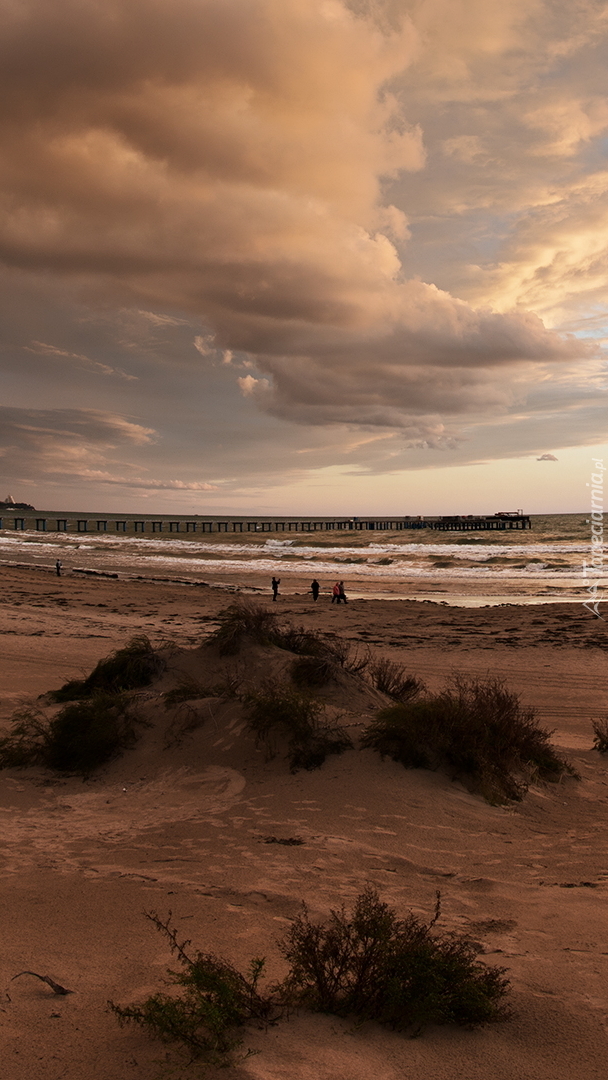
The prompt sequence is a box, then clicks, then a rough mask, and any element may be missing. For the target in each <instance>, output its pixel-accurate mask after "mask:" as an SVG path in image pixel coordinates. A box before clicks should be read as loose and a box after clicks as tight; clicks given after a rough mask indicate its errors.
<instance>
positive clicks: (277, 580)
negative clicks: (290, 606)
mask: <svg viewBox="0 0 608 1080" xmlns="http://www.w3.org/2000/svg"><path fill="white" fill-rule="evenodd" d="M280 584H281V579H280V578H276V577H273V579H272V599H273V600H276V598H277V596H278V595H279V585H280Z"/></svg>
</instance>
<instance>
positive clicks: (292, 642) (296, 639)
mask: <svg viewBox="0 0 608 1080" xmlns="http://www.w3.org/2000/svg"><path fill="white" fill-rule="evenodd" d="M219 619H220V625H219V627H218V629H217V630H215V631H214V632H213V633H212V634H210V635H209V637H208V639H207V644H209V645H217V646H218V648H219V652H220V655H221V656H234V655H235V654H236V653H238V652H239V650H240V648H241V645H242V643H243V640H244V639H245V638H248V639H249V640H250V641H253V642H255V643H256V644H258V645H275V646H276V647H277V648H279V649H285V650H286V651H287V652H292V653H296V655H298V656H316V657H322V658H324V659H325V660H327V662H330V661H331V662H332V663H334V664H337V665H339V666H340V667H345V666H346V664H347V661H348V657H349V655H350V645H349V644H348V642H346V641H343V640H342V639H341V638H337V637H336V638H331V639H330V638H327V637H325V636H324V635H323V634H320V633H317V632H316V631H314V630H306V629H305V628H304V627H303V626H293V624H292V623H287V624H286V625H283V626H281V625H280V624H279V621H278V619H277V616H276V614H275V613H274V611H269V610H268V608H265V607H263V606H262V605H261V604H258V603H256V602H255V601H253V600H238V601H236V602H235V603H234V604H231V605H230V607H228V608H226V610H225V611H222V612H221V613H220V616H219Z"/></svg>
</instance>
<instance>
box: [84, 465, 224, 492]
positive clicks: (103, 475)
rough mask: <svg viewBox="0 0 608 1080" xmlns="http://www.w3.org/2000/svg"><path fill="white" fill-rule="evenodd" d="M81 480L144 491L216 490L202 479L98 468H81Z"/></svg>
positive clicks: (214, 486) (216, 487)
mask: <svg viewBox="0 0 608 1080" xmlns="http://www.w3.org/2000/svg"><path fill="white" fill-rule="evenodd" d="M78 478H79V479H82V480H92V481H93V482H94V483H96V484H101V485H103V486H105V485H107V484H111V485H114V486H117V487H122V488H125V489H126V490H131V489H135V490H138V489H140V488H143V490H144V491H218V490H219V486H218V485H217V484H208V483H205V482H203V481H194V482H192V483H189V482H188V481H185V480H153V479H151V478H149V479H148V478H142V477H141V476H113V475H112V474H111V473H108V472H103V471H102V470H100V469H83V470H82V471H81V472H79V473H78Z"/></svg>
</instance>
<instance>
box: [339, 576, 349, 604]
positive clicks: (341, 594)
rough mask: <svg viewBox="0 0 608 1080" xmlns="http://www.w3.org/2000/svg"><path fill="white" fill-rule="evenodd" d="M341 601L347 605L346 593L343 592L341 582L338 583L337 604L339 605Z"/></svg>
mask: <svg viewBox="0 0 608 1080" xmlns="http://www.w3.org/2000/svg"><path fill="white" fill-rule="evenodd" d="M341 600H342V601H343V602H344V603H345V604H348V600H347V599H346V593H345V592H344V582H343V581H339V582H338V603H340V601H341Z"/></svg>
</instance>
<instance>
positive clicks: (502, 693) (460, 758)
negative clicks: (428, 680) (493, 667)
mask: <svg viewBox="0 0 608 1080" xmlns="http://www.w3.org/2000/svg"><path fill="white" fill-rule="evenodd" d="M551 734H552V733H551V732H550V731H548V730H547V729H546V728H542V727H540V726H539V724H538V722H537V719H536V714H535V712H534V710H533V709H525V708H523V707H522V706H521V704H520V701H519V697H518V695H517V694H514V693H512V692H511V691H509V690H507V689H506V687H505V685H504V683H503V682H502V681H501V680H500V679H494V678H486V679H481V678H474V677H472V678H464V677H460V676H455V677H454V678H453V679H452V680H451V681H450V682H449V683H448V685H447V687H446V689H445V690H443V691H442V692H441V693H439V694H427V695H426V696H425V697H421V698H419V699H418V700H415V701H411V702H406V703H402V704H399V705H394V706H391V707H390V708H388V709H384V710H383V711H382V712H380V713H379V714H378V717H377V719H376V720H375V721H374V722H373V723H372V724H370V725H369V727H368V728H366V730H365V731H364V733H363V738H362V741H361V745H362V746H363V747H371V748H373V749H374V750H377V751H378V752H379V753H380V754H381V755H382V756H383V757H384V756H387V757H391V758H392V759H393V760H394V761H400V762H401V763H402V765H405V767H406V768H411V769H419V768H422V769H437V768H443V769H445V770H446V771H448V772H449V773H450V774H451V775H452V776H453V777H454V778H456V777H457V778H459V779H461V780H462V781H463V782H464V783H466V784H467V786H469V787H470V789H471V790H473V791H477V792H480V793H482V794H483V795H484V796H485V798H487V799H488V801H489V802H492V803H500V802H504V801H507V800H509V799H521V798H523V796H524V794H525V792H526V791H527V788H528V783H529V780H530V778H531V777H533V776H534V777H538V778H539V779H541V780H558V779H559V778H560V777H561V776H563V775H564V773H569V774H570V775H571V776H576V775H577V774H576V772H575V770H574V769H573V768H572V766H571V765H570V764H569V763H568V762H567V761H565V760H564V759H563V758H562V757H560V755H559V754H558V753H557V752H556V750H555V749H554V747H553V746H552V744H551V742H550V736H551Z"/></svg>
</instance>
